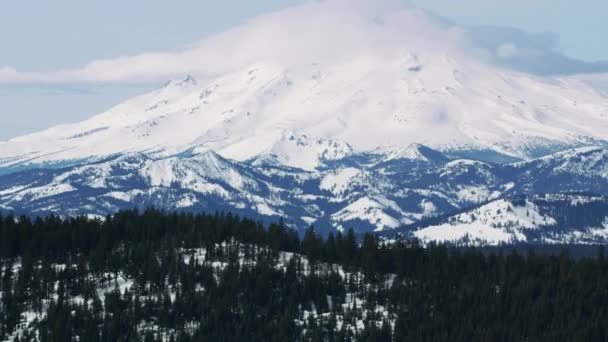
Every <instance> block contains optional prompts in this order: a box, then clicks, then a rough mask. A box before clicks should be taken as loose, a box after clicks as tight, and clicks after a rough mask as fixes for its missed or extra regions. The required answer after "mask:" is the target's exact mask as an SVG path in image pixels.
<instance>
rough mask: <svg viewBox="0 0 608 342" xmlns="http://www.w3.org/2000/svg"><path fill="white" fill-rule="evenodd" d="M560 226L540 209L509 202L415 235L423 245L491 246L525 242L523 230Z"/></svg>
mask: <svg viewBox="0 0 608 342" xmlns="http://www.w3.org/2000/svg"><path fill="white" fill-rule="evenodd" d="M556 223H557V222H556V221H555V219H553V218H552V217H549V216H545V215H543V214H541V213H540V212H539V211H538V209H537V207H536V205H535V204H534V203H532V202H530V201H526V202H525V203H524V204H523V205H519V206H516V205H514V204H513V203H511V202H510V201H507V200H497V201H494V202H491V203H488V204H486V205H484V206H481V207H479V208H476V209H474V210H472V211H469V212H466V213H463V214H459V215H456V216H453V217H451V218H449V219H448V223H445V224H441V225H437V226H430V227H426V228H423V229H421V230H418V231H416V232H414V236H416V237H417V238H418V239H420V240H421V241H423V242H430V241H437V242H459V241H464V240H466V241H469V243H472V244H491V245H497V244H500V243H513V242H525V241H526V235H525V234H524V233H523V230H526V229H538V227H539V226H541V225H542V226H551V225H555V224H556Z"/></svg>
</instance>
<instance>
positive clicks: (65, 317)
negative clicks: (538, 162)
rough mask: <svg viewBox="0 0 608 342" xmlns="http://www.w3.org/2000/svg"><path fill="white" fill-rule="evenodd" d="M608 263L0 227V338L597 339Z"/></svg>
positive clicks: (290, 237) (240, 235) (605, 326)
mask: <svg viewBox="0 0 608 342" xmlns="http://www.w3.org/2000/svg"><path fill="white" fill-rule="evenodd" d="M605 340H608V260H607V259H606V258H605V257H604V255H603V250H600V252H599V253H598V255H597V256H596V257H593V258H573V257H572V256H570V255H569V254H568V253H567V252H566V251H564V252H562V253H561V254H557V255H540V254H535V253H534V252H527V253H521V254H518V253H517V252H515V251H509V252H506V253H505V252H501V251H500V250H496V251H495V252H491V251H490V252H488V251H480V250H476V249H450V248H448V247H446V246H436V245H430V246H425V247H424V248H423V247H422V246H420V245H418V244H417V243H416V242H406V241H399V240H397V241H390V242H383V243H381V242H380V241H379V240H378V238H376V237H374V236H373V235H365V236H362V237H358V236H355V234H354V233H353V232H352V231H348V232H345V233H344V234H342V233H337V234H330V235H329V236H327V237H326V238H321V237H320V236H318V235H317V234H316V233H315V231H314V229H313V228H310V229H309V230H307V231H306V233H305V234H304V236H303V237H300V236H299V235H298V234H297V233H296V232H295V231H292V230H290V229H288V228H286V227H285V226H284V225H283V224H282V223H281V222H279V223H276V224H273V225H270V226H264V225H263V224H261V223H258V222H255V221H252V220H249V219H243V218H239V217H238V216H233V215H230V214H219V213H216V214H186V213H170V214H168V213H163V212H159V211H155V210H147V211H145V212H137V211H124V212H120V213H117V214H116V215H114V216H112V217H107V218H106V219H105V220H95V219H88V218H84V217H80V218H70V219H60V218H57V217H48V218H44V219H42V218H39V219H35V220H32V219H29V218H27V217H20V218H15V217H12V216H8V217H1V218H0V341H92V342H95V341H605Z"/></svg>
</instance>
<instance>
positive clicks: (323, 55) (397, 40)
mask: <svg viewBox="0 0 608 342" xmlns="http://www.w3.org/2000/svg"><path fill="white" fill-rule="evenodd" d="M467 44H468V37H467V35H466V32H465V31H464V30H462V29H460V28H458V27H450V26H446V25H443V24H440V23H439V22H437V21H435V20H433V19H430V18H429V17H428V16H427V15H426V14H425V13H424V12H423V11H421V10H418V9H414V8H412V7H407V6H405V5H402V4H399V1H396V0H329V1H311V2H308V3H306V4H303V5H300V6H297V7H293V8H290V9H286V10H282V11H279V12H275V13H270V14H266V15H262V16H259V17H257V18H254V19H253V20H251V21H250V22H248V23H246V24H245V25H243V26H240V27H237V28H235V29H232V30H229V31H227V32H224V33H221V34H217V35H214V36H212V37H209V38H207V39H204V40H202V41H200V42H198V43H195V44H193V45H192V46H188V47H185V48H183V49H182V50H180V51H174V52H167V53H143V54H139V55H135V56H122V57H118V58H114V59H106V60H97V61H92V62H90V63H88V64H87V65H85V66H83V67H81V68H76V69H67V70H57V71H50V72H23V71H17V70H14V69H13V68H10V67H6V68H3V69H0V83H16V82H30V83H62V82H65V83H70V82H111V83H113V82H116V83H120V82H148V81H158V80H166V79H168V78H175V77H181V76H183V75H185V74H194V75H202V76H208V75H214V74H218V73H224V72H227V71H231V70H234V69H236V68H242V67H246V66H248V65H250V64H253V63H277V64H280V65H282V66H286V67H289V65H290V64H297V63H312V62H322V61H323V60H327V59H340V58H351V57H352V56H353V54H361V53H395V51H394V49H395V48H396V47H403V46H404V45H407V46H409V47H410V48H411V49H413V50H415V49H419V48H424V49H438V50H440V51H447V50H452V51H453V53H460V52H461V51H463V49H461V48H460V47H461V46H463V45H467Z"/></svg>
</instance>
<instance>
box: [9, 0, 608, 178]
mask: <svg viewBox="0 0 608 342" xmlns="http://www.w3.org/2000/svg"><path fill="white" fill-rule="evenodd" d="M389 9H390V10H389ZM197 51H200V69H199V70H193V73H194V74H195V77H196V80H195V79H194V78H193V77H192V76H188V77H187V78H186V79H184V80H183V81H172V82H169V83H168V84H167V85H166V86H165V87H163V88H161V89H158V90H156V91H154V92H152V93H149V94H146V95H143V96H140V97H138V98H135V99H133V100H130V101H127V102H125V103H123V104H121V105H118V106H116V107H115V108H112V109H111V110H109V111H107V112H105V113H102V114H100V115H97V116H95V117H93V118H91V119H89V120H86V121H83V122H80V123H76V124H70V125H63V126H58V127H53V128H51V129H48V130H45V131H43V132H39V133H35V134H30V135H27V136H23V137H18V138H15V139H12V140H10V141H8V142H3V143H0V164H1V165H2V166H11V165H12V166H18V165H21V164H28V163H34V164H37V163H48V162H62V163H64V162H66V161H73V160H83V159H88V158H103V157H107V156H111V155H115V154H120V153H125V152H143V153H147V154H150V155H156V156H163V157H166V156H170V155H175V154H178V153H182V152H184V151H192V150H194V151H201V150H213V151H216V152H217V153H219V154H221V155H222V156H224V157H227V158H231V159H236V160H241V161H243V160H248V159H251V158H255V157H259V156H261V155H265V154H271V153H275V152H277V151H279V152H285V153H289V152H290V151H297V153H299V154H302V155H304V156H305V158H306V160H304V161H299V160H297V158H298V157H297V156H294V155H283V156H281V155H279V156H278V157H279V160H289V161H290V163H291V164H293V166H299V167H305V168H309V169H310V168H314V167H315V166H316V164H317V160H319V159H321V158H322V156H321V155H322V154H323V153H324V152H325V151H324V150H323V149H321V148H320V147H319V145H320V143H319V142H320V141H324V142H325V144H327V142H333V144H336V145H340V146H342V145H343V146H349V148H350V147H352V149H354V150H355V151H370V150H373V149H376V148H385V147H387V146H391V147H394V148H395V149H396V150H397V151H398V150H399V149H403V148H407V147H408V146H410V145H411V144H412V143H419V144H425V145H427V146H430V147H433V148H435V149H439V150H463V149H467V150H490V151H494V152H498V153H501V154H505V155H510V156H514V157H519V158H523V159H527V158H530V157H536V156H538V154H537V151H538V150H539V149H540V150H542V151H543V152H555V151H556V150H559V149H564V148H565V147H577V146H580V145H590V144H603V143H604V141H606V140H607V139H608V99H607V98H606V97H603V96H602V95H600V94H598V93H596V92H595V91H594V90H592V89H591V88H589V87H587V86H586V85H584V84H582V83H579V82H577V81H574V80H571V79H567V78H562V79H550V80H549V79H542V78H538V77H534V76H530V75H527V74H522V73H518V72H514V71H510V70H505V69H499V68H497V67H495V66H492V65H490V64H488V63H486V62H484V60H483V56H482V55H481V54H480V53H479V52H477V51H475V49H473V48H472V47H471V45H470V44H469V42H468V37H467V35H466V33H465V32H464V31H462V30H460V29H458V28H457V27H450V26H448V25H446V24H444V23H441V22H439V21H437V20H435V19H433V18H430V17H429V16H427V15H426V14H425V13H424V12H422V11H420V10H418V9H414V8H410V7H404V6H399V5H395V4H393V3H392V2H390V1H381V2H380V3H376V2H373V3H372V2H370V1H354V2H353V1H339V0H337V1H324V2H311V3H307V4H304V5H301V6H299V7H295V8H291V9H287V10H283V11H279V12H276V13H272V14H268V15H264V16H261V17H258V18H256V19H254V20H252V21H250V22H248V23H246V24H244V25H242V26H241V27H237V28H235V29H232V30H230V31H227V32H224V33H220V34H217V35H215V36H212V37H210V38H208V39H205V40H203V41H202V42H200V43H199V44H198V45H197ZM291 134H295V136H299V137H303V136H305V137H307V138H306V139H295V140H291V141H290V140H285V137H286V136H289V135H291ZM303 141H305V143H304V144H307V143H309V144H310V148H311V149H312V150H313V152H310V151H309V152H306V153H302V149H303V148H306V146H303V145H301V144H302V142H303ZM289 143H293V144H300V145H298V146H297V148H294V147H289V146H288V147H285V145H286V144H289ZM328 145H332V143H330V144H328ZM311 153H313V154H315V155H314V156H311ZM275 154H276V153H275Z"/></svg>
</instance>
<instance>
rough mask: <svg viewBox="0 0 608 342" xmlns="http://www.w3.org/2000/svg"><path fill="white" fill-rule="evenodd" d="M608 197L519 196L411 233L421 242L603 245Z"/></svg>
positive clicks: (607, 234) (607, 228) (606, 237)
mask: <svg viewBox="0 0 608 342" xmlns="http://www.w3.org/2000/svg"><path fill="white" fill-rule="evenodd" d="M607 222H608V197H606V196H596V195H573V194H552V195H534V196H524V197H522V196H518V197H516V198H509V199H500V200H495V201H492V202H489V203H487V204H483V205H480V206H478V207H476V208H473V209H470V210H467V211H465V212H462V213H459V214H456V215H453V216H450V217H447V218H445V219H441V220H439V222H432V223H431V224H430V225H428V224H427V225H425V224H424V223H422V224H421V225H422V228H419V229H415V230H413V231H411V234H412V236H414V237H416V238H418V239H419V240H420V241H422V242H423V243H429V242H432V241H436V242H446V243H451V244H456V245H500V244H519V243H537V244H555V243H560V244H605V243H606V242H608V226H607V224H606V223H607Z"/></svg>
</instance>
